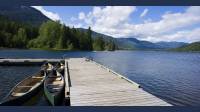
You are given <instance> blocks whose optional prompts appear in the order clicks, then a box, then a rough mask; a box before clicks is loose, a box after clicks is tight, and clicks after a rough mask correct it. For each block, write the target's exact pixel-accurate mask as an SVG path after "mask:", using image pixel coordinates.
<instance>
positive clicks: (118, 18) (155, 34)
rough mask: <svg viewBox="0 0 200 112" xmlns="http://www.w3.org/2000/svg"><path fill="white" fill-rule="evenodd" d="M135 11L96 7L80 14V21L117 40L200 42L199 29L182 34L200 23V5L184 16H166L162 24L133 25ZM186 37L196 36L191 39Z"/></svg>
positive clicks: (149, 22)
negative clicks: (132, 15)
mask: <svg viewBox="0 0 200 112" xmlns="http://www.w3.org/2000/svg"><path fill="white" fill-rule="evenodd" d="M147 10H148V9H147ZM147 10H146V11H145V10H144V11H143V14H141V16H145V15H146V14H147V13H148V11H147ZM135 11H136V7H134V6H107V7H103V8H102V7H94V8H93V10H92V11H90V12H88V13H82V14H79V19H80V20H81V21H83V22H84V23H85V24H86V25H87V26H91V27H92V29H93V30H94V31H97V32H100V33H103V34H107V35H110V36H113V37H137V38H140V39H143V40H151V41H166V39H168V40H169V41H171V40H172V41H173V40H174V41H175V40H183V41H184V39H185V40H187V41H190V42H191V41H193V40H200V36H199V35H197V33H194V32H196V30H194V31H193V30H187V31H186V30H184V31H183V32H187V33H182V31H181V29H187V28H188V27H190V26H193V25H196V24H200V7H199V6H192V7H188V8H187V9H186V10H185V11H184V12H182V13H179V12H177V13H171V12H168V13H164V14H163V15H162V16H161V19H160V20H158V21H152V20H151V19H150V18H149V19H147V20H145V21H144V23H141V24H133V23H130V19H132V20H133V19H134V18H130V15H131V14H132V13H134V12H135ZM145 13H146V14H145ZM80 15H81V16H80ZM83 15H84V16H83ZM133 21H134V20H133ZM175 31H176V32H175ZM167 34H168V35H167ZM183 34H188V35H189V34H190V35H192V36H188V37H187V35H183ZM177 35H178V36H177ZM188 38H191V39H188Z"/></svg>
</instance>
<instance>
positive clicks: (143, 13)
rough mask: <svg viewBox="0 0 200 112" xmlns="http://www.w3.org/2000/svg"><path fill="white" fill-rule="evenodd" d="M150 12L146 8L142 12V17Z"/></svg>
mask: <svg viewBox="0 0 200 112" xmlns="http://www.w3.org/2000/svg"><path fill="white" fill-rule="evenodd" d="M148 12H149V10H148V9H144V11H143V12H142V13H141V14H140V17H141V18H142V17H144V16H146V15H147V13H148Z"/></svg>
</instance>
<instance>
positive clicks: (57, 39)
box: [0, 16, 116, 50]
mask: <svg viewBox="0 0 200 112" xmlns="http://www.w3.org/2000/svg"><path fill="white" fill-rule="evenodd" d="M0 26H1V27H0V43H1V44H0V47H2V48H39V49H63V50H115V48H116V47H115V45H114V42H112V41H109V42H105V41H104V39H103V38H102V37H98V38H95V39H92V36H91V33H92V30H91V28H88V30H87V32H81V31H79V30H77V29H75V28H69V27H67V26H65V25H63V24H60V23H59V22H58V21H57V22H54V21H51V20H49V21H47V22H44V23H43V24H42V25H41V26H34V25H31V24H26V23H20V22H16V21H12V20H10V19H9V18H7V17H4V16H0Z"/></svg>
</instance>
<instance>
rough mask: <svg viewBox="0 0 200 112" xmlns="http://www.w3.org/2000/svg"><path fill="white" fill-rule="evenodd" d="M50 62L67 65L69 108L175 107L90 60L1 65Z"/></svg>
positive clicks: (8, 61)
mask: <svg viewBox="0 0 200 112" xmlns="http://www.w3.org/2000/svg"><path fill="white" fill-rule="evenodd" d="M46 61H48V62H50V63H56V62H59V61H63V62H65V72H64V77H65V98H64V99H65V105H68V106H172V105H171V104H169V103H167V102H166V101H164V100H162V99H160V98H158V97H156V96H154V95H152V94H150V93H148V92H146V91H144V90H143V89H142V88H141V87H140V86H139V84H137V83H135V82H133V81H131V80H129V79H128V78H126V77H124V76H122V75H120V74H118V73H116V72H114V71H113V70H111V69H109V68H107V67H105V66H103V65H101V64H99V63H96V62H95V61H92V60H89V59H86V58H69V59H65V60H64V59H0V65H1V66H3V65H6V66H7V65H14V66H16V65H40V64H42V63H44V62H46Z"/></svg>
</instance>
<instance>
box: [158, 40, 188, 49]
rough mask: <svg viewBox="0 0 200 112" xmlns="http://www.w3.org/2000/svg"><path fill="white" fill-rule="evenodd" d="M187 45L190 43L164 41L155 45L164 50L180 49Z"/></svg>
mask: <svg viewBox="0 0 200 112" xmlns="http://www.w3.org/2000/svg"><path fill="white" fill-rule="evenodd" d="M187 44H188V43H184V42H164V41H161V42H157V43H155V45H156V46H159V47H160V48H162V49H171V48H178V47H182V46H184V45H187Z"/></svg>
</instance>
